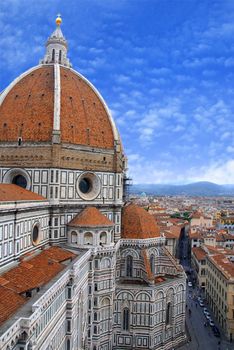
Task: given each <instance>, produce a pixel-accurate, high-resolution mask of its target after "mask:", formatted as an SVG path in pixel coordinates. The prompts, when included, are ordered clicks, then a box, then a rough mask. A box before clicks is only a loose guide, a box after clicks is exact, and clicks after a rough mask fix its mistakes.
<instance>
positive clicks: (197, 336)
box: [176, 237, 234, 350]
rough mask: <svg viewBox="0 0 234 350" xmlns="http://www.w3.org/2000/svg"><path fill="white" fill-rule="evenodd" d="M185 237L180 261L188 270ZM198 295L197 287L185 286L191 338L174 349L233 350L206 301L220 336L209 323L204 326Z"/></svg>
mask: <svg viewBox="0 0 234 350" xmlns="http://www.w3.org/2000/svg"><path fill="white" fill-rule="evenodd" d="M186 238H187V237H185V239H184V240H183V242H182V246H181V263H182V265H183V266H184V269H185V270H187V271H188V270H189V269H190V268H191V265H190V261H189V259H188V246H187V245H188V242H187V239H186ZM191 277H192V276H191ZM191 277H190V278H191ZM199 295H200V291H199V290H198V288H196V287H195V288H191V287H190V288H189V287H187V307H186V325H187V330H188V333H189V334H188V339H191V340H190V341H188V342H187V343H186V344H185V345H183V346H181V347H179V348H176V350H234V343H230V342H229V341H228V340H227V339H226V338H225V337H224V335H223V334H222V329H221V328H220V326H219V325H218V324H217V323H216V322H215V318H214V316H213V314H212V312H211V310H210V308H209V306H208V305H206V303H205V307H206V308H207V309H208V311H209V313H210V314H211V317H212V319H213V321H214V322H215V325H216V326H217V327H218V329H219V330H220V333H221V337H220V338H217V337H215V336H214V334H213V331H212V328H211V327H210V326H209V325H208V326H206V327H205V326H204V322H206V321H207V320H206V318H205V315H204V313H203V307H201V306H200V305H199V303H198V301H197V297H198V296H199ZM189 309H190V310H191V315H189Z"/></svg>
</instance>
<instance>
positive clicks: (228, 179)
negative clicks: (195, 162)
mask: <svg viewBox="0 0 234 350" xmlns="http://www.w3.org/2000/svg"><path fill="white" fill-rule="evenodd" d="M195 171H196V170H195V169H194V170H193V173H194V174H197V175H196V176H194V177H190V180H191V181H211V182H215V183H217V184H234V159H230V160H228V161H226V162H221V161H219V162H216V163H213V164H211V165H208V166H205V167H202V168H201V169H197V172H195Z"/></svg>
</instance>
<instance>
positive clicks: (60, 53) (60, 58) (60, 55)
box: [59, 50, 62, 63]
mask: <svg viewBox="0 0 234 350" xmlns="http://www.w3.org/2000/svg"><path fill="white" fill-rule="evenodd" d="M61 61H62V51H61V50H59V63H61Z"/></svg>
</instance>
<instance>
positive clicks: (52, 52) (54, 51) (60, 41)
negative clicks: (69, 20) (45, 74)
mask: <svg viewBox="0 0 234 350" xmlns="http://www.w3.org/2000/svg"><path fill="white" fill-rule="evenodd" d="M55 23H56V29H55V31H54V32H53V33H52V34H51V36H50V37H49V38H48V40H47V42H46V53H45V57H44V59H43V60H41V62H40V63H42V64H51V63H59V64H61V65H63V66H67V67H71V64H70V62H69V59H68V58H67V47H68V45H67V41H66V39H65V37H64V36H63V33H62V30H61V24H62V18H61V15H57V18H56V20H55Z"/></svg>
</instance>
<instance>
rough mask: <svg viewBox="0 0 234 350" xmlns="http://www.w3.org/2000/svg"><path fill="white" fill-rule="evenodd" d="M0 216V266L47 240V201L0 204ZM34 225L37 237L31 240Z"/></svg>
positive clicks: (45, 242) (43, 243)
mask: <svg viewBox="0 0 234 350" xmlns="http://www.w3.org/2000/svg"><path fill="white" fill-rule="evenodd" d="M46 203H47V204H46ZM0 216H1V221H0V267H1V266H3V265H6V264H8V263H10V262H13V261H14V260H16V259H18V258H19V257H20V255H22V254H25V253H27V252H29V251H32V250H35V249H38V248H39V247H41V246H43V245H45V244H47V243H48V242H49V217H50V216H49V208H48V202H44V203H42V204H38V203H35V202H34V203H25V204H22V203H21V204H18V205H17V204H16V205H15V204H12V203H11V204H0ZM35 226H37V227H38V237H37V239H36V240H33V230H34V227H35ZM35 238H36V237H35Z"/></svg>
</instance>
